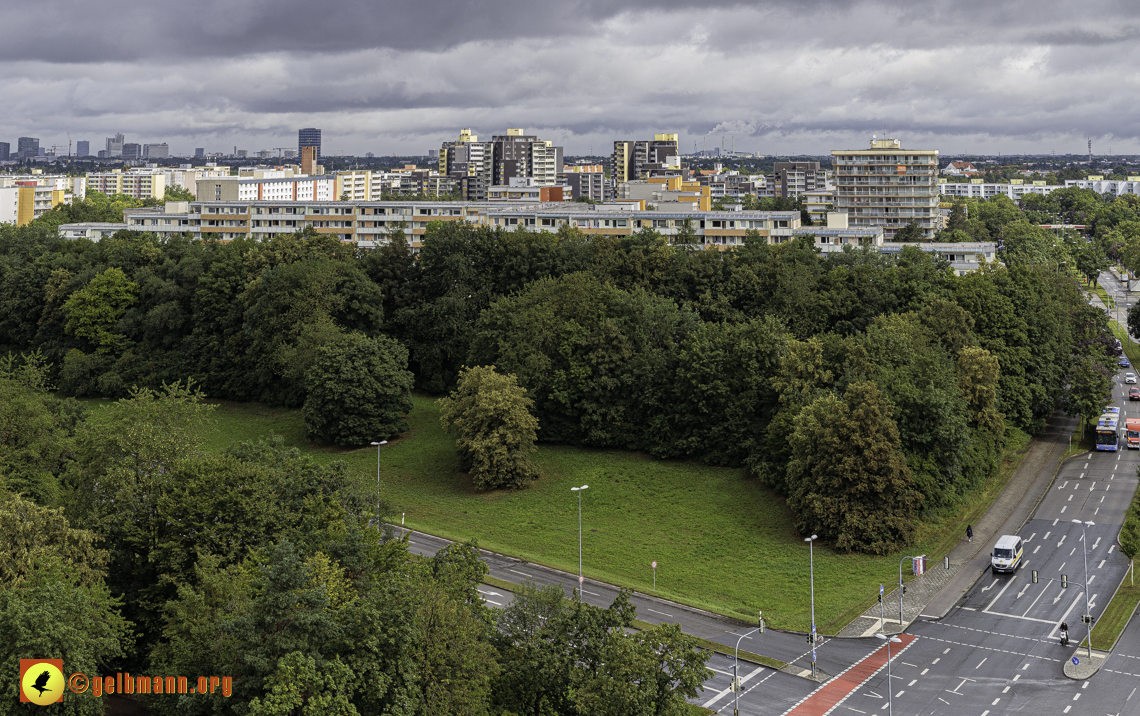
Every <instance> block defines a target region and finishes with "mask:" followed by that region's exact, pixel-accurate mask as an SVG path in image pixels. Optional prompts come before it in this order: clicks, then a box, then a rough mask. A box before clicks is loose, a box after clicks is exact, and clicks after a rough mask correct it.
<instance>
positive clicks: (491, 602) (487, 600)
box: [483, 597, 503, 607]
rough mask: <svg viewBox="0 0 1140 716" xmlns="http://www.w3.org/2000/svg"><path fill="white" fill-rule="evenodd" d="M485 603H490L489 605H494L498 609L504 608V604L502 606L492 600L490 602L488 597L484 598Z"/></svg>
mask: <svg viewBox="0 0 1140 716" xmlns="http://www.w3.org/2000/svg"><path fill="white" fill-rule="evenodd" d="M483 601H484V602H486V603H488V604H494V605H495V606H496V607H501V606H503V605H502V604H500V603H499V602H496V601H492V600H490V599H487V598H486V597H484V598H483Z"/></svg>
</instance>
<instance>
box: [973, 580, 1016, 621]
mask: <svg viewBox="0 0 1140 716" xmlns="http://www.w3.org/2000/svg"><path fill="white" fill-rule="evenodd" d="M1015 581H1017V577H1011V578H1010V580H1009V581H1008V582H1006V583H1005V586H1004V587H1002V588H1001V591H1000V592H998V593H997V596H996V597H994V599H993V601H992V602H990V603H989V606H987V607H986V608H985V609H983V610H982V611H983V612H988V611H989V610H990V607H992V606H993V605H995V604H997V600H999V599H1001V595H1003V594H1005V590H1007V589H1009V588H1010V586H1011V585H1012V584H1013V583H1014V582H1015Z"/></svg>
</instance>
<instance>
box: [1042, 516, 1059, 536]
mask: <svg viewBox="0 0 1140 716" xmlns="http://www.w3.org/2000/svg"><path fill="white" fill-rule="evenodd" d="M1053 524H1057V523H1056V521H1055V520H1054V522H1053ZM1051 534H1053V533H1052V532H1046V533H1045V536H1044V537H1042V538H1041V539H1049V535H1051Z"/></svg>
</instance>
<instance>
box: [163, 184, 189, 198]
mask: <svg viewBox="0 0 1140 716" xmlns="http://www.w3.org/2000/svg"><path fill="white" fill-rule="evenodd" d="M162 199H163V201H194V199H195V197H194V193H193V192H191V191H189V190H187V189H183V188H182V187H180V186H168V187H166V192H165V193H164V194H163V196H162Z"/></svg>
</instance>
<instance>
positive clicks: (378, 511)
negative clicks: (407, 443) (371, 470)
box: [372, 440, 388, 530]
mask: <svg viewBox="0 0 1140 716" xmlns="http://www.w3.org/2000/svg"><path fill="white" fill-rule="evenodd" d="M387 444H388V441H387V440H381V441H380V442H378V443H372V445H374V446H375V447H376V529H377V530H379V529H380V446H381V445H387Z"/></svg>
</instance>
